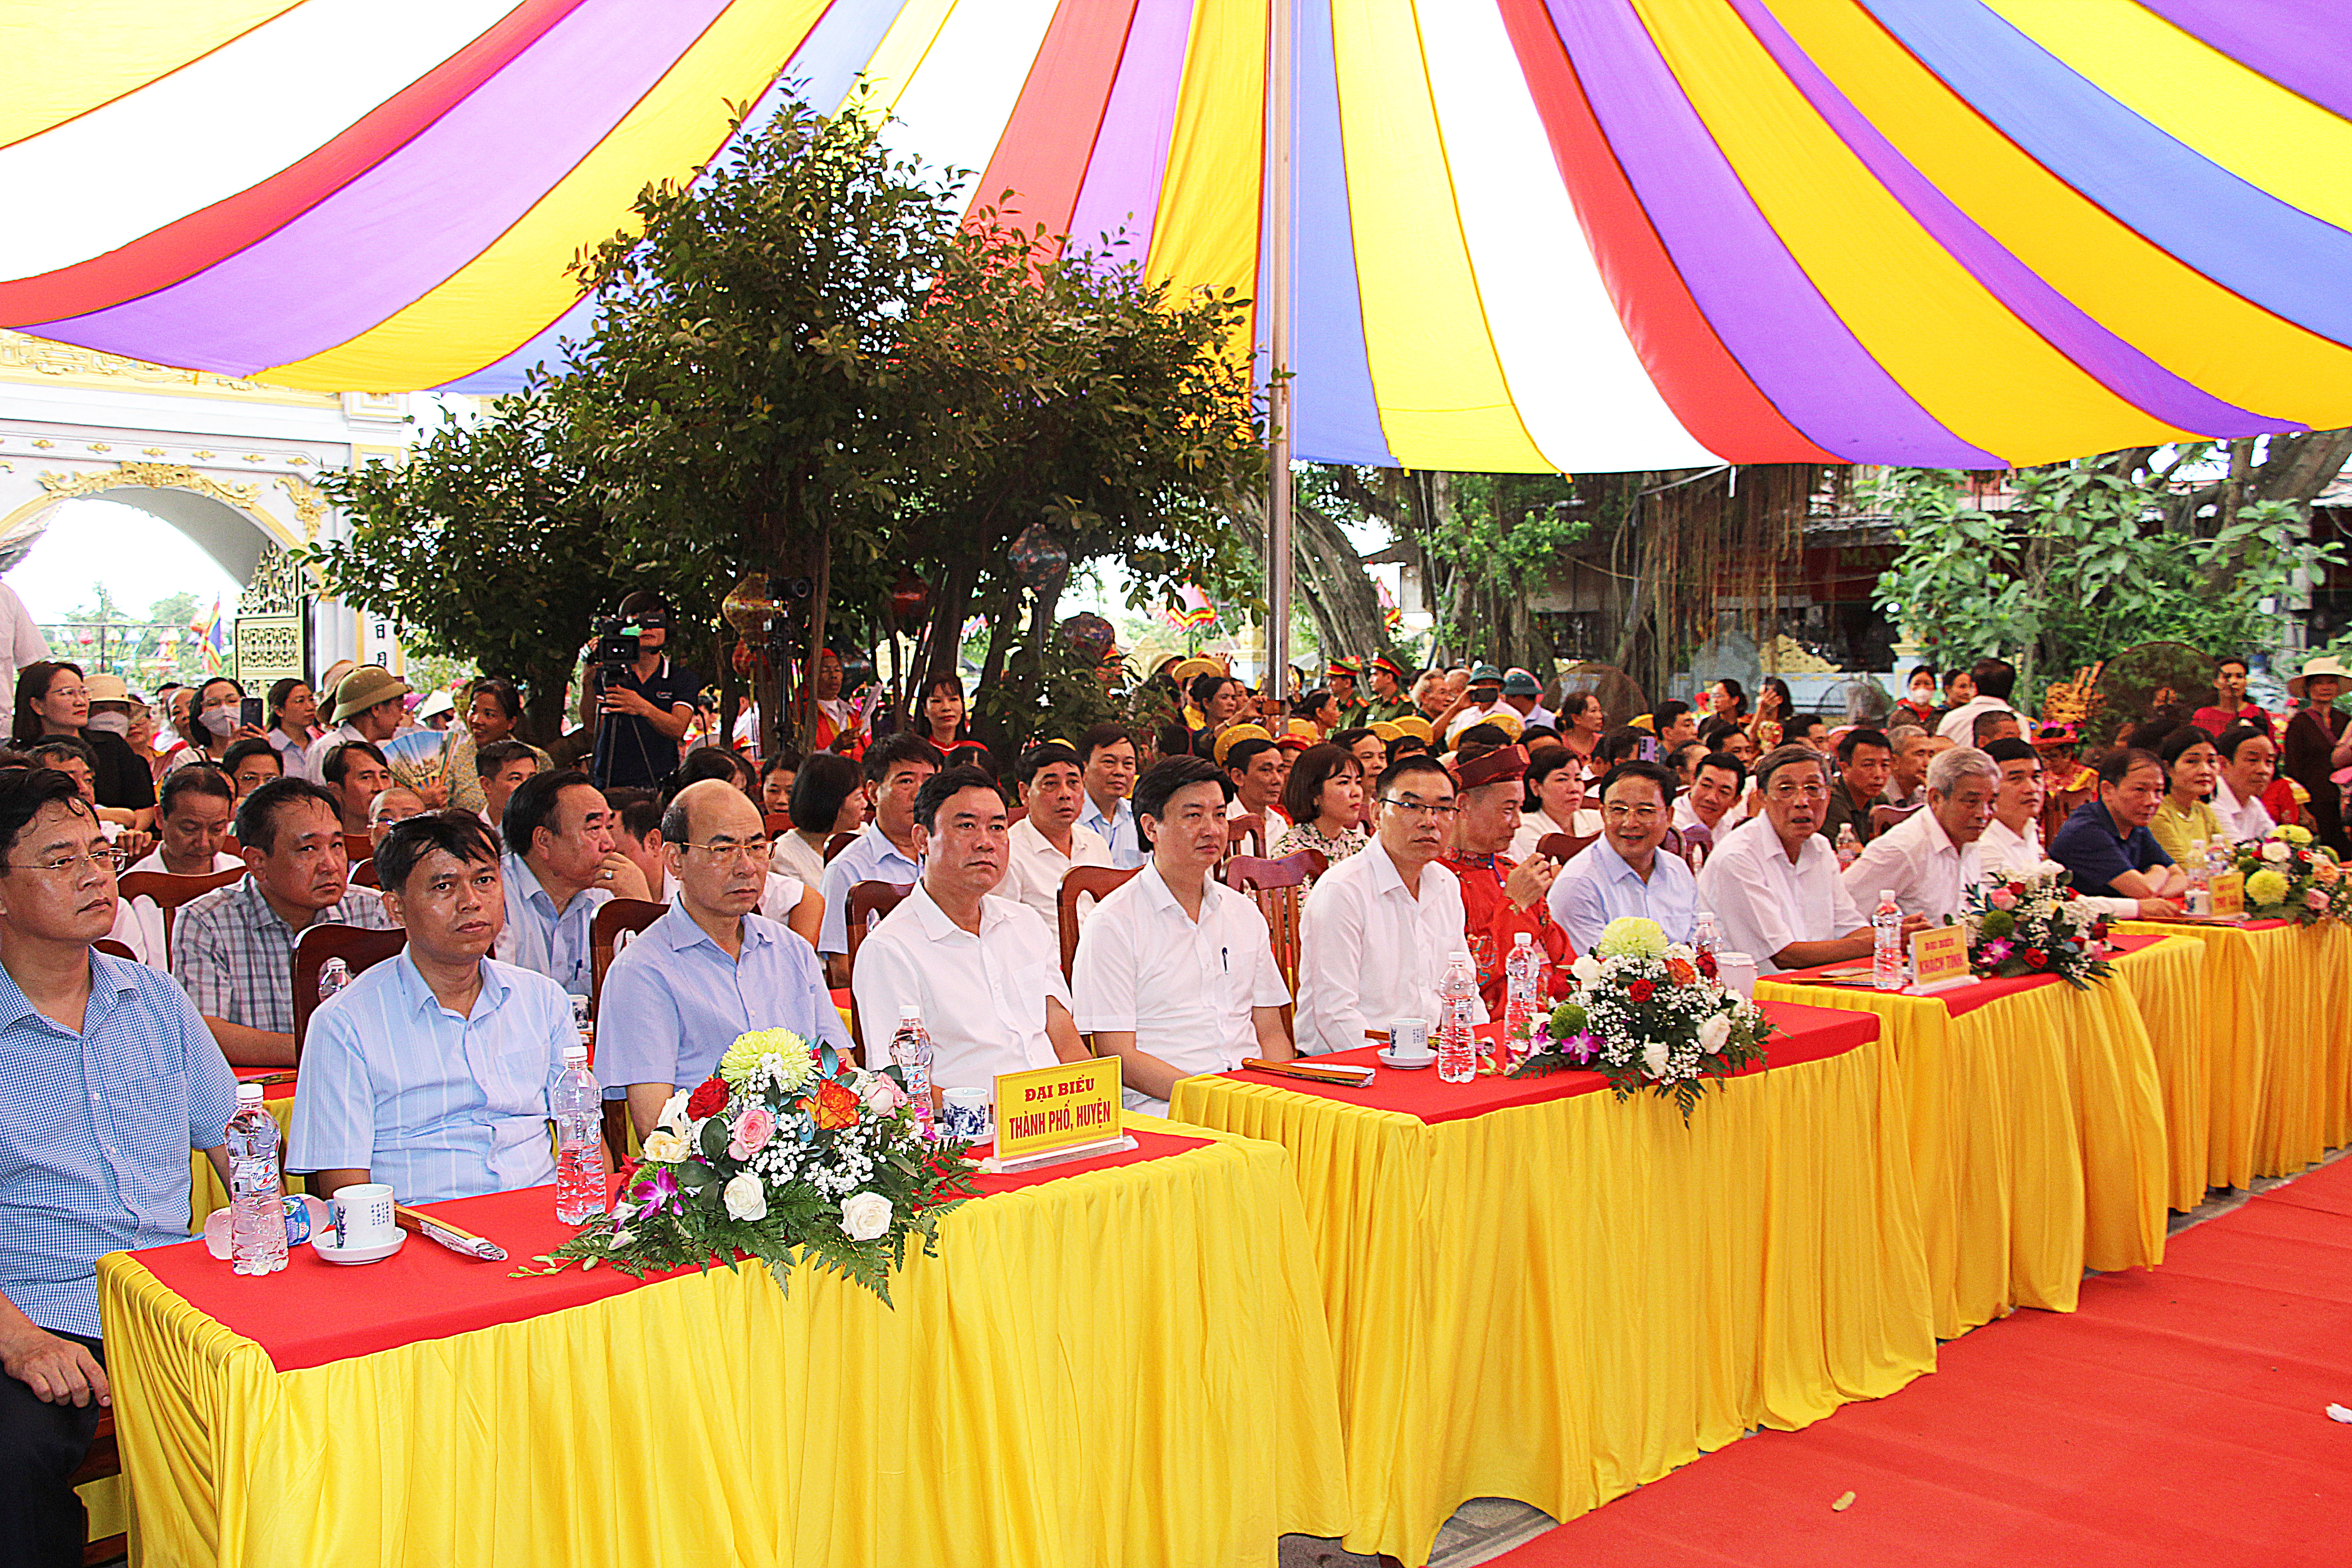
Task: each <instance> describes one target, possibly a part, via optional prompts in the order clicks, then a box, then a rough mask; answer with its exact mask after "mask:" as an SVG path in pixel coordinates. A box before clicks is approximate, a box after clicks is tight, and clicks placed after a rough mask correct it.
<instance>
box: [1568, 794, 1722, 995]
mask: <svg viewBox="0 0 2352 1568" xmlns="http://www.w3.org/2000/svg"><path fill="white" fill-rule="evenodd" d="M1674 804H1675V778H1674V775H1673V774H1672V773H1668V772H1667V771H1666V770H1665V769H1664V768H1663V767H1661V766H1659V765H1658V764H1657V763H1643V762H1626V763H1618V764H1617V765H1616V766H1615V767H1613V768H1612V769H1610V770H1609V775H1608V777H1606V778H1604V779H1602V780H1601V837H1598V838H1596V839H1594V840H1593V841H1592V842H1591V843H1590V844H1588V845H1586V846H1585V847H1583V848H1582V849H1581V850H1580V851H1579V852H1578V853H1577V854H1576V856H1575V857H1574V858H1571V859H1570V861H1569V863H1568V865H1567V866H1566V867H1565V868H1562V869H1561V871H1560V873H1559V876H1558V877H1557V878H1555V879H1553V880H1552V885H1551V892H1550V894H1549V899H1550V903H1551V918H1552V919H1554V920H1556V921H1559V923H1560V924H1561V926H1563V927H1564V928H1566V930H1567V931H1568V940H1569V942H1570V944H1571V945H1573V946H1574V947H1575V949H1576V951H1577V952H1580V953H1585V952H1591V951H1592V947H1593V944H1594V943H1595V942H1599V941H1600V940H1601V931H1602V930H1603V929H1604V928H1606V927H1607V926H1608V924H1609V922H1610V921H1613V920H1619V919H1622V918H1623V917H1625V916H1628V915H1633V916H1639V917H1642V918H1644V919H1648V920H1654V921H1657V922H1658V924H1659V925H1660V926H1661V927H1662V928H1664V931H1665V933H1666V940H1667V941H1668V942H1688V941H1689V940H1690V938H1691V927H1692V925H1693V923H1694V921H1695V920H1696V915H1697V911H1698V882H1697V879H1696V878H1695V877H1693V876H1692V875H1691V868H1689V867H1688V866H1687V865H1685V864H1684V863H1683V859H1682V857H1680V856H1679V855H1669V854H1665V853H1664V852H1663V851H1662V850H1661V849H1660V848H1659V846H1660V845H1662V844H1664V842H1665V838H1666V829H1667V827H1668V826H1670V825H1671V824H1672V821H1673V812H1674Z"/></svg>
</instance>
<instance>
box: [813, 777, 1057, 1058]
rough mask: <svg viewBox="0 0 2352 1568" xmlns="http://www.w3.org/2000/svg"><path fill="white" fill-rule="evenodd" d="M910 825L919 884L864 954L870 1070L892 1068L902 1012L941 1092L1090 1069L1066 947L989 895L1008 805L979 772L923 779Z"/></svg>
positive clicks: (997, 874)
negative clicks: (1009, 1077)
mask: <svg viewBox="0 0 2352 1568" xmlns="http://www.w3.org/2000/svg"><path fill="white" fill-rule="evenodd" d="M912 816H913V819H914V827H915V846H914V847H915V853H916V858H918V859H919V861H920V863H921V866H922V874H921V876H920V878H919V879H918V880H917V882H916V883H915V889H914V891H913V892H911V893H909V894H908V895H907V898H906V900H905V901H904V902H903V903H901V904H899V906H898V908H897V909H895V910H891V911H890V914H889V918H888V919H887V920H885V921H882V922H881V923H880V924H879V925H877V926H876V927H875V928H874V931H873V934H871V935H870V936H868V937H866V940H865V941H864V942H861V943H860V944H859V946H858V949H857V971H856V975H855V976H853V978H852V980H851V982H850V984H851V988H852V989H853V990H854V991H855V992H856V995H857V1016H858V1023H859V1026H860V1027H861V1029H862V1030H863V1032H864V1034H865V1039H866V1065H867V1066H868V1067H869V1068H883V1067H887V1066H888V1065H889V1059H890V1036H891V1033H892V1032H893V1031H894V1030H895V1029H896V1028H897V1027H898V1020H899V1018H900V1017H901V1016H904V1009H906V1008H908V1007H912V1008H914V1009H915V1010H916V1012H917V1013H918V1014H919V1016H921V1018H922V1020H923V1028H924V1030H925V1031H926V1032H927V1033H928V1034H929V1036H930V1040H931V1084H932V1087H933V1089H935V1090H939V1091H942V1092H943V1091H945V1090H947V1089H992V1088H993V1087H994V1086H995V1081H996V1077H997V1075H998V1074H999V1073H1008V1072H1022V1071H1024V1070H1026V1069H1028V1068H1043V1067H1051V1066H1053V1065H1054V1064H1055V1062H1056V1061H1065V1062H1075V1061H1083V1060H1085V1059H1086V1056H1087V1046H1086V1042H1085V1041H1084V1040H1081V1039H1080V1038H1079V1037H1078V1029H1077V1026H1076V1024H1075V1023H1074V1022H1072V1020H1071V1009H1070V988H1069V986H1068V985H1067V984H1066V983H1065V982H1064V981H1063V979H1062V953H1061V946H1060V943H1059V942H1057V941H1056V940H1055V936H1054V933H1053V932H1052V931H1048V930H1047V929H1046V926H1045V921H1041V920H1039V919H1038V918H1037V915H1036V911H1035V910H1031V909H1028V908H1026V907H1025V906H1024V905H1021V904H1017V903H1015V902H1013V900H1011V899H1000V898H996V897H993V896H992V895H993V894H994V892H995V890H996V889H997V886H998V884H1000V883H1001V882H1003V879H1004V866H1005V858H1006V855H1005V844H1006V841H1007V838H1008V837H1009V830H1008V829H1007V826H1006V817H1007V813H1006V812H1005V809H1004V797H1003V795H1000V794H999V793H998V792H997V787H996V781H994V780H993V779H992V778H990V777H989V776H988V775H987V774H986V773H982V771H981V770H980V769H978V768H975V767H953V768H949V769H947V770H946V771H945V772H943V773H933V774H931V775H930V776H929V777H928V778H926V779H925V780H924V781H923V785H922V788H921V789H920V790H919V791H917V792H916V795H915V798H914V802H913V805H912Z"/></svg>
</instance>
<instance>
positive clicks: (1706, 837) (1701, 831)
mask: <svg viewBox="0 0 2352 1568" xmlns="http://www.w3.org/2000/svg"><path fill="white" fill-rule="evenodd" d="M1682 837H1683V858H1684V859H1685V860H1687V861H1689V862H1690V868H1691V869H1692V870H1694V871H1696V870H1697V869H1698V868H1700V867H1702V866H1704V865H1706V858H1707V857H1708V856H1710V855H1712V854H1714V853H1715V829H1714V828H1712V827H1709V826H1707V825H1706V824H1705V823H1703V822H1694V823H1692V824H1691V825H1690V826H1688V827H1685V828H1684V829H1683V830H1682Z"/></svg>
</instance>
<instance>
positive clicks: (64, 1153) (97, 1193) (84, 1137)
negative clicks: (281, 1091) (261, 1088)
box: [0, 952, 236, 1338]
mask: <svg viewBox="0 0 2352 1568" xmlns="http://www.w3.org/2000/svg"><path fill="white" fill-rule="evenodd" d="M89 963H90V974H89V978H90V992H89V1006H88V1007H87V1009H85V1011H84V1012H83V1014H82V1029H81V1033H80V1034H79V1035H77V1034H75V1033H74V1032H73V1031H72V1030H70V1029H68V1028H67V1027H65V1026H63V1025H61V1024H59V1023H58V1022H57V1021H56V1020H54V1019H52V1018H49V1017H47V1016H45V1015H43V1014H42V1013H41V1012H40V1011H39V1009H37V1008H36V1007H35V1006H34V1005H32V1003H30V1002H29V1001H27V1000H26V997H25V994H24V992H23V991H21V990H19V989H18V988H17V985H16V980H15V979H14V978H13V977H11V976H10V975H9V974H8V973H6V971H5V970H0V1295H5V1296H6V1297H7V1298H8V1300H11V1301H13V1302H15V1303H16V1307H17V1309H18V1310H21V1311H22V1312H23V1313H24V1314H25V1315H26V1317H28V1318H30V1319H32V1320H33V1321H35V1322H37V1323H38V1324H40V1325H41V1327H43V1328H45V1329H53V1330H57V1331H61V1332H65V1333H72V1334H85V1335H89V1336H91V1337H93V1338H94V1337H96V1335H97V1334H98V1331H99V1326H98V1276H97V1265H98V1260H99V1259H100V1258H102V1257H104V1256H105V1255H106V1254H107V1253H110V1252H121V1251H125V1250H136V1249H138V1248H140V1247H164V1246H168V1245H169V1244H171V1243H173V1242H175V1241H185V1240H187V1239H188V1151H189V1150H191V1149H217V1148H219V1147H220V1145H221V1142H222V1141H223V1138H224V1136H225V1131H226V1128H227V1126H228V1119H229V1118H230V1117H231V1116H232V1115H234V1114H236V1079H235V1078H234V1077H233V1076H232V1075H231V1074H230V1072H229V1068H228V1063H227V1062H226V1060H225V1059H223V1058H222V1056H221V1053H220V1047H218V1046H216V1045H215V1044H214V1043H213V1037H212V1031H211V1030H210V1029H209V1028H207V1027H206V1026H205V1021H204V1019H203V1018H202V1017H201V1016H198V1014H197V1012H196V1010H195V1007H194V1005H191V1004H190V1002H189V1001H188V998H187V995H186V994H185V993H184V992H183V991H181V989H180V988H179V987H178V986H176V985H174V984H172V981H171V977H170V976H169V975H166V974H164V973H163V972H162V971H160V970H154V969H150V968H148V967H146V966H145V965H144V964H138V963H126V962H124V961H123V960H121V959H119V958H109V957H107V956H106V955H105V954H104V953H100V952H93V953H91V954H90V958H89Z"/></svg>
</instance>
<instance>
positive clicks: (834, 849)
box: [824, 833, 857, 866]
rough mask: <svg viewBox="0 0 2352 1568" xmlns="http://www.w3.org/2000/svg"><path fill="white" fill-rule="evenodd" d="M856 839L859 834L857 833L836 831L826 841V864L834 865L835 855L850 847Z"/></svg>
mask: <svg viewBox="0 0 2352 1568" xmlns="http://www.w3.org/2000/svg"><path fill="white" fill-rule="evenodd" d="M856 841H857V835H856V834H855V833H836V834H835V835H834V836H833V837H830V838H828V839H826V840H825V841H824V861H825V864H826V865H828V866H830V865H832V864H833V858H834V857H835V856H836V855H838V854H840V853H841V852H842V851H843V850H845V849H846V848H848V847H850V846H851V845H852V844H855V843H856Z"/></svg>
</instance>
